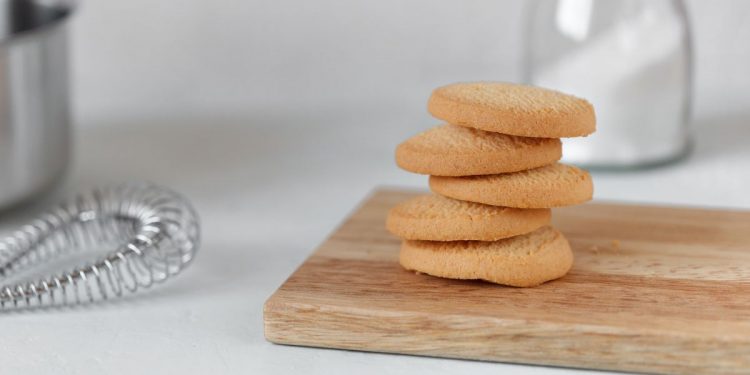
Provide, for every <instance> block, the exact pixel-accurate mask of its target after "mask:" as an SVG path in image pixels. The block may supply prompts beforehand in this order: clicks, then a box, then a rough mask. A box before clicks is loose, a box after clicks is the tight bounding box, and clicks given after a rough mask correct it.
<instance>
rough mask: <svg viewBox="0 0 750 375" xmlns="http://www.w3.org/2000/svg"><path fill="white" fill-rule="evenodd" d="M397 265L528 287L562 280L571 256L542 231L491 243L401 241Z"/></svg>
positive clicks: (548, 230)
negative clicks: (398, 263) (558, 279)
mask: <svg viewBox="0 0 750 375" xmlns="http://www.w3.org/2000/svg"><path fill="white" fill-rule="evenodd" d="M400 262H401V266H403V267H404V268H406V269H407V270H412V271H417V272H422V273H426V274H428V275H433V276H439V277H445V278H450V279H469V280H475V279H479V280H486V281H490V282H493V283H497V284H504V285H511V286H519V287H528V286H536V285H539V284H541V283H544V282H545V281H549V280H554V279H557V278H560V277H562V276H563V275H565V274H566V273H567V272H568V270H570V267H571V266H572V265H573V252H572V251H571V250H570V245H569V244H568V241H567V240H566V239H565V237H564V236H563V235H562V233H560V232H558V231H557V230H556V229H554V228H552V227H550V226H545V227H542V228H539V229H537V230H535V231H534V232H531V233H528V234H524V235H520V236H516V237H511V238H506V239H503V240H499V241H494V242H482V241H453V242H435V241H410V240H405V241H404V242H403V244H402V245H401V255H400Z"/></svg>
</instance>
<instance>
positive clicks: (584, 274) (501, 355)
mask: <svg viewBox="0 0 750 375" xmlns="http://www.w3.org/2000/svg"><path fill="white" fill-rule="evenodd" d="M416 194H417V193H416V192H403V191H395V190H381V191H377V192H375V193H374V194H373V195H372V196H371V197H369V199H368V200H367V201H366V202H365V203H364V204H363V205H362V206H361V207H360V208H359V209H358V210H357V211H356V212H355V213H354V214H353V215H352V216H351V217H350V218H349V219H348V220H347V221H346V222H345V223H343V224H342V225H341V227H340V228H339V229H338V230H337V231H336V232H335V233H334V234H332V235H331V237H330V238H329V239H328V240H327V241H326V242H325V243H324V244H323V245H322V246H321V247H320V248H319V249H318V250H317V251H315V253H314V254H313V255H312V256H311V257H310V258H309V259H308V260H307V261H306V262H305V263H304V264H303V265H302V266H301V267H300V268H299V269H298V270H297V271H296V272H295V273H294V274H293V275H292V276H291V277H290V278H289V279H288V280H287V281H286V282H285V283H284V284H283V285H282V286H281V287H280V288H279V290H278V291H276V293H275V294H274V295H273V296H271V297H270V298H269V299H268V301H267V302H266V304H265V308H264V321H265V334H266V338H267V339H268V340H270V341H272V342H275V343H280V344H291V345H305V346H318V347H329V348H342V349H353V350H364V351H377V352H393V353H405V354H415V355H428V356H438V357H453V358H468V359H479V360H488V361H502V362H518V363H533V364H545V365H558V366H570V367H582V368H592V369H613V370H627V371H639V372H651V373H684V374H719V373H727V374H741V373H745V374H746V373H748V372H750V212H740V211H717V210H703V209H686V208H665V207H643V206H627V205H616V204H586V205H582V206H577V207H570V208H563V209H557V210H554V211H553V224H554V225H555V226H556V227H557V228H559V229H560V230H561V231H562V232H563V233H564V234H565V235H566V237H568V239H569V241H570V243H571V246H572V247H573V250H574V252H575V256H576V262H575V265H574V266H573V269H572V270H571V272H570V273H569V274H568V275H567V276H565V277H564V278H562V279H560V280H557V281H553V282H550V283H547V284H544V285H542V286H540V287H537V288H527V289H522V288H511V287H502V286H498V285H494V284H489V283H484V282H480V281H458V280H446V279H440V278H435V277H431V276H427V275H417V274H414V273H411V272H407V271H405V270H403V269H402V268H401V267H400V266H399V264H398V251H399V245H400V240H399V239H398V238H395V237H393V236H391V235H390V234H388V233H387V232H386V230H385V227H384V222H385V216H386V213H387V211H388V209H389V208H390V207H392V206H393V205H394V204H396V203H398V202H400V201H403V200H405V199H408V198H410V197H412V196H414V195H416Z"/></svg>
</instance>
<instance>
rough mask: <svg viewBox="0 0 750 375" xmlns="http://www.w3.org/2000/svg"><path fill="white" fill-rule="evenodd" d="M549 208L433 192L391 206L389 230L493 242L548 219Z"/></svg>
mask: <svg viewBox="0 0 750 375" xmlns="http://www.w3.org/2000/svg"><path fill="white" fill-rule="evenodd" d="M550 216H551V215H550V210H549V209H520V208H509V207H497V206H489V205H486V204H480V203H472V202H464V201H459V200H455V199H450V198H446V197H442V196H439V195H436V194H429V195H422V196H419V197H416V198H412V199H410V200H408V201H406V202H403V203H401V204H399V205H397V206H396V207H393V208H392V209H391V211H390V212H389V213H388V220H387V222H386V226H387V227H388V230H389V231H390V232H391V233H393V234H395V235H396V236H399V237H401V238H404V239H407V240H430V241H457V240H476V241H495V240H499V239H501V238H508V237H513V236H517V235H519V234H524V233H529V232H531V231H534V230H535V229H538V228H540V227H542V226H544V225H547V224H549V221H550Z"/></svg>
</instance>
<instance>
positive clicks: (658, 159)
mask: <svg viewBox="0 0 750 375" xmlns="http://www.w3.org/2000/svg"><path fill="white" fill-rule="evenodd" d="M527 22H528V24H527V25H528V29H527V30H526V34H525V35H526V38H527V40H526V44H525V46H526V51H525V64H524V69H525V78H526V81H527V82H528V83H530V84H532V85H537V86H542V87H547V88H552V89H556V90H560V91H563V92H566V93H569V94H573V95H576V96H579V97H583V98H586V99H588V100H589V101H590V102H591V103H592V104H593V105H594V108H595V110H596V117H597V131H596V132H595V133H594V134H592V135H590V136H589V137H586V138H571V139H565V140H563V144H564V153H563V160H564V161H567V162H571V163H574V164H579V165H584V166H587V167H603V168H627V167H638V166H648V165H654V164H661V163H665V162H669V161H673V160H676V159H678V158H680V157H681V156H683V155H685V154H686V153H687V152H688V150H689V148H690V147H689V146H690V139H691V137H690V129H689V125H688V122H689V114H690V99H691V87H692V83H691V80H692V72H691V67H692V51H691V38H690V28H689V24H688V20H687V15H686V12H685V5H684V3H683V2H682V1H680V0H621V1H604V0H602V1H596V0H538V1H536V2H534V3H533V4H532V5H531V7H530V9H529V13H528V20H527Z"/></svg>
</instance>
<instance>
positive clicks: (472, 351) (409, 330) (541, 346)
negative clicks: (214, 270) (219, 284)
mask: <svg viewBox="0 0 750 375" xmlns="http://www.w3.org/2000/svg"><path fill="white" fill-rule="evenodd" d="M284 294H286V292H285V291H283V290H279V291H277V292H276V293H274V294H273V295H272V296H271V297H269V299H268V300H267V301H266V303H265V304H264V308H263V321H264V335H265V338H266V340H268V341H269V342H272V343H274V344H280V345H294V346H304V347H324V348H331V349H344V350H358V351H366V352H376V353H391V354H406V355H419V356H429V357H436V358H453V359H470V360H480V361H491V362H502V363H516V364H531V365H545V366H560V367H567V368H586V369H597V370H615V371H634V372H641V373H655V372H656V373H670V374H673V373H674V374H743V373H745V372H744V371H741V370H740V369H743V368H750V340H731V341H729V342H723V341H720V340H714V339H711V338H700V337H696V336H682V337H681V336H680V335H672V336H671V337H665V336H664V335H663V334H650V335H649V334H643V333H639V334H638V335H636V336H633V337H631V340H623V337H626V334H625V333H624V332H611V333H606V332H602V331H601V330H598V329H596V327H594V329H591V328H592V327H583V326H580V325H576V326H568V325H566V324H558V323H554V322H545V324H546V325H547V329H546V330H539V327H540V324H539V322H534V323H533V324H528V322H524V321H522V320H503V319H498V318H490V317H485V318H481V317H472V318H471V319H470V320H468V323H470V325H471V326H473V329H472V328H471V326H467V325H466V323H467V321H462V322H459V321H458V320H455V319H459V320H460V319H461V316H453V317H451V318H452V319H448V320H455V321H454V323H455V324H458V325H460V326H461V329H460V330H456V329H445V327H442V326H441V325H442V324H445V323H446V319H445V317H446V316H437V317H436V316H434V315H430V314H426V313H422V314H420V313H415V312H399V311H398V310H391V311H388V312H384V314H382V316H379V317H374V316H373V311H372V310H366V311H365V310H362V311H361V313H360V312H358V310H357V309H351V308H347V307H345V306H336V305H321V304H316V303H312V302H289V301H286V300H285V296H284ZM296 298H297V297H296ZM297 299H298V300H299V298H297ZM351 322H360V323H361V324H351ZM498 323H503V324H498ZM290 327H294V328H293V329H290ZM496 327H501V328H500V329H499V330H492V328H496ZM600 328H602V327H600ZM478 341H483V342H484V345H482V346H481V347H480V348H477V342H478ZM425 343H428V344H427V345H426V346H425ZM561 345H562V346H561ZM727 347H731V348H732V350H733V352H734V353H736V356H735V358H736V361H733V362H736V363H729V364H727V355H726V348H727ZM580 348H586V349H585V350H580ZM591 348H599V349H600V350H598V351H597V350H592V349H591ZM675 352H676V353H681V355H680V356H674V355H673V353H675ZM551 353H557V355H556V356H552V355H551ZM622 353H632V357H633V360H632V361H629V362H624V361H623V356H622ZM722 363H724V364H727V365H726V366H722V365H721V364H722Z"/></svg>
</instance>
